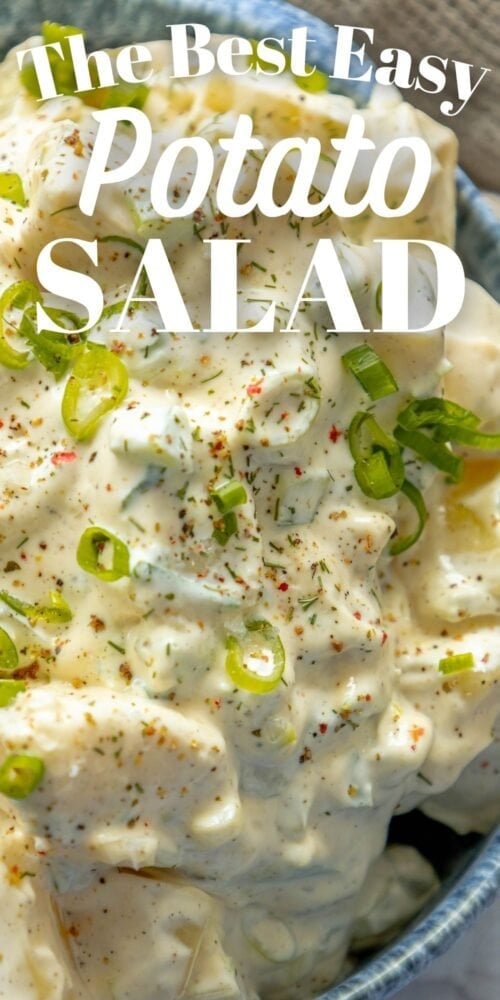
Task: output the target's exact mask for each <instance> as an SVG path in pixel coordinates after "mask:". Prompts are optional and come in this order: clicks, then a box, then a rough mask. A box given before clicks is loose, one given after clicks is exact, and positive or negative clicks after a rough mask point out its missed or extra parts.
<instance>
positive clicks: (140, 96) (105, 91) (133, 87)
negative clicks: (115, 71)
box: [78, 72, 149, 111]
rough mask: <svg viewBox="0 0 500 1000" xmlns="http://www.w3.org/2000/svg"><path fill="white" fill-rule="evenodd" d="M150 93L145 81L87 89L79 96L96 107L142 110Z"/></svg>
mask: <svg viewBox="0 0 500 1000" xmlns="http://www.w3.org/2000/svg"><path fill="white" fill-rule="evenodd" d="M91 76H92V72H91ZM95 82H96V83H97V79H96V78H95ZM148 94H149V87H147V86H146V84H145V83H118V84H115V86H114V87H98V88H97V89H96V90H87V91H85V92H84V93H82V94H78V96H79V97H81V98H82V100H83V101H84V102H85V104H90V105H91V106H92V107H94V108H138V109H139V111H142V108H143V107H144V105H145V103H146V100H147V97H148Z"/></svg>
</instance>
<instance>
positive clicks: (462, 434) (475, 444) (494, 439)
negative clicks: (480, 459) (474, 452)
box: [446, 424, 500, 451]
mask: <svg viewBox="0 0 500 1000" xmlns="http://www.w3.org/2000/svg"><path fill="white" fill-rule="evenodd" d="M446 435H447V440H448V441H458V442H459V444H468V445H469V446H470V447H471V448H480V449H481V451H498V449H500V434H486V433H485V432H484V431H475V430H473V429H472V428H471V427H465V426H464V425H463V424H447V425H446Z"/></svg>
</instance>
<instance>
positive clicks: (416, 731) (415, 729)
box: [410, 726, 425, 743]
mask: <svg viewBox="0 0 500 1000" xmlns="http://www.w3.org/2000/svg"><path fill="white" fill-rule="evenodd" d="M410 736H411V738H412V740H413V741H414V742H415V743H418V741H419V740H420V739H422V736H425V729H423V727H422V726H412V728H411V729H410Z"/></svg>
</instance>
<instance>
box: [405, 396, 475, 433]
mask: <svg viewBox="0 0 500 1000" xmlns="http://www.w3.org/2000/svg"><path fill="white" fill-rule="evenodd" d="M397 419H398V424H400V425H401V427H405V428H406V430H408V431H411V430H413V429H414V428H417V427H436V426H437V425H439V424H444V425H446V424H461V425H463V426H464V427H478V426H479V423H480V420H479V417H476V414H475V413H472V410H466V409H465V407H463V406H460V405H459V404H458V403H453V402H452V401H451V400H450V399H440V398H439V397H436V396H431V397H429V398H428V399H414V400H413V402H411V403H409V405H408V406H407V407H405V409H404V410H402V411H401V413H398V418H397Z"/></svg>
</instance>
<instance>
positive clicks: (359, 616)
mask: <svg viewBox="0 0 500 1000" xmlns="http://www.w3.org/2000/svg"><path fill="white" fill-rule="evenodd" d="M353 614H354V617H355V618H357V620H358V622H360V621H361V611H354V612H353Z"/></svg>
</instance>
